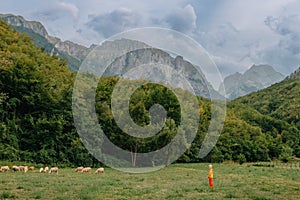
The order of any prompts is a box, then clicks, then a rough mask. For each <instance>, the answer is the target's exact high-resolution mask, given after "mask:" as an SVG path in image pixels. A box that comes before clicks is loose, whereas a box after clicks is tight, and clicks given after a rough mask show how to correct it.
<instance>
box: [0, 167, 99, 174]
mask: <svg viewBox="0 0 300 200" xmlns="http://www.w3.org/2000/svg"><path fill="white" fill-rule="evenodd" d="M9 170H10V168H9V166H2V167H1V168H0V172H7V171H9ZM12 170H13V171H14V172H19V171H23V172H24V173H26V172H28V171H34V167H33V166H31V167H28V166H12ZM91 171H92V168H91V167H77V168H76V169H75V172H82V173H84V172H91ZM39 172H40V173H49V174H52V173H56V174H58V167H52V168H50V169H49V167H45V168H40V170H39ZM103 172H104V168H103V167H100V168H98V169H97V170H96V171H95V172H94V173H95V174H99V173H103Z"/></svg>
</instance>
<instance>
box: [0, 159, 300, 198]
mask: <svg viewBox="0 0 300 200" xmlns="http://www.w3.org/2000/svg"><path fill="white" fill-rule="evenodd" d="M214 171H215V174H214V175H215V180H214V184H215V189H214V191H212V190H211V189H210V188H209V187H208V181H207V172H208V171H207V164H176V165H171V166H169V167H167V168H164V169H162V170H159V171H157V172H154V173H146V174H127V173H122V172H119V171H116V170H113V169H105V173H104V174H98V175H94V174H92V173H91V174H82V173H75V172H74V170H73V169H62V170H60V172H59V174H58V175H55V174H52V175H49V174H40V173H38V172H37V171H36V172H29V173H27V174H23V173H13V172H11V171H10V172H8V173H0V199H1V198H4V197H6V198H11V199H120V200H121V199H224V198H237V199H297V197H298V196H299V194H300V176H299V169H280V168H265V167H253V166H251V167H246V166H239V165H233V164H214Z"/></svg>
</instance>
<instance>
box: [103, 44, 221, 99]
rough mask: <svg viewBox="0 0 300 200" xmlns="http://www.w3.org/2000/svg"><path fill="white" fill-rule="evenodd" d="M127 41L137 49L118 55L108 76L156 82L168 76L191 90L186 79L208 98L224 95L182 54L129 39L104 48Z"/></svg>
mask: <svg viewBox="0 0 300 200" xmlns="http://www.w3.org/2000/svg"><path fill="white" fill-rule="evenodd" d="M124 45H125V46H127V47H126V48H128V46H129V45H134V46H135V47H136V48H133V49H137V50H133V51H128V52H126V53H124V55H122V56H120V57H118V58H116V59H115V60H114V61H113V62H112V63H111V64H110V65H109V66H108V68H107V70H106V71H105V75H106V76H121V77H125V78H133V79H140V78H143V79H146V80H151V81H154V82H161V81H162V80H163V82H164V80H166V81H168V83H169V84H171V85H172V87H178V88H184V89H187V90H188V88H186V81H187V82H188V84H190V86H191V87H192V88H193V90H194V92H195V94H197V95H199V96H202V97H206V98H213V99H217V98H221V95H220V94H219V93H218V92H217V91H215V90H214V89H213V87H212V85H211V84H210V83H209V82H208V81H207V79H206V77H205V75H204V74H203V73H202V72H201V71H199V70H197V68H196V67H195V66H194V65H193V64H192V63H190V62H188V61H186V60H184V58H183V57H182V56H176V57H175V58H174V57H172V56H171V55H170V54H168V53H166V52H164V51H162V50H160V49H156V48H152V47H149V46H148V45H146V44H144V43H140V42H137V41H132V40H127V39H122V40H117V41H113V42H108V43H106V44H104V48H105V49H112V51H113V49H114V48H120V46H124ZM112 47H113V48H112ZM139 66H142V67H139ZM132 69H133V70H132ZM128 73H129V74H130V75H129V74H128Z"/></svg>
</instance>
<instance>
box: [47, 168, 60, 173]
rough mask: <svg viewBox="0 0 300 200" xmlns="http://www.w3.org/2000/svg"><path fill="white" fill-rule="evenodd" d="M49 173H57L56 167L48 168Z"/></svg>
mask: <svg viewBox="0 0 300 200" xmlns="http://www.w3.org/2000/svg"><path fill="white" fill-rule="evenodd" d="M51 173H56V174H58V167H52V168H51V169H50V170H49V174H51Z"/></svg>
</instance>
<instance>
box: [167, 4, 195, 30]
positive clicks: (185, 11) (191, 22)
mask: <svg viewBox="0 0 300 200" xmlns="http://www.w3.org/2000/svg"><path fill="white" fill-rule="evenodd" d="M165 20H166V22H167V23H168V24H169V25H170V26H171V28H172V29H174V30H176V31H180V32H183V33H189V32H192V31H194V30H195V29H196V20H197V15H196V13H195V10H194V7H193V6H192V5H191V4H188V5H186V6H185V7H184V8H182V9H177V10H175V11H174V12H173V13H171V14H169V15H168V16H167V17H166V19H165Z"/></svg>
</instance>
